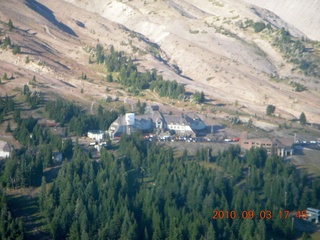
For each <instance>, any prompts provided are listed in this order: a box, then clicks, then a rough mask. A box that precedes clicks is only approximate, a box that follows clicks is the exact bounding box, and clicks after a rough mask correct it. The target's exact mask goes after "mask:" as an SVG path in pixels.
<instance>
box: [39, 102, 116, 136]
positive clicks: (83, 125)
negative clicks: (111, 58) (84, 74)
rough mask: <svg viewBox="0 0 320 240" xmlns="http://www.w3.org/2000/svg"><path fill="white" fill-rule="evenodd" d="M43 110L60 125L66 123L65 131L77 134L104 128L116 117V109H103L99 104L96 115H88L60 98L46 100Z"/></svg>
mask: <svg viewBox="0 0 320 240" xmlns="http://www.w3.org/2000/svg"><path fill="white" fill-rule="evenodd" d="M45 110H46V113H47V115H48V117H49V118H50V119H54V120H55V121H56V122H59V123H60V124H61V126H64V125H65V124H68V128H67V133H68V132H70V133H74V134H75V135H77V136H82V135H84V134H86V133H87V131H88V130H92V129H104V130H106V129H108V128H109V126H110V124H111V123H112V122H113V121H114V120H116V118H117V117H118V113H117V112H116V111H107V110H106V111H104V110H103V108H102V107H101V106H99V111H98V116H95V115H88V114H86V112H85V111H84V110H85V109H81V108H80V107H79V106H78V105H76V104H75V103H73V102H66V101H64V100H62V99H57V101H50V102H48V103H47V104H46V107H45Z"/></svg>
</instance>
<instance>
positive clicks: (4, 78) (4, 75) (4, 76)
mask: <svg viewBox="0 0 320 240" xmlns="http://www.w3.org/2000/svg"><path fill="white" fill-rule="evenodd" d="M2 79H3V80H8V75H7V73H6V72H5V73H4V74H3V77H2Z"/></svg>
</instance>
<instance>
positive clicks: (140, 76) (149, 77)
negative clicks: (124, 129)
mask: <svg viewBox="0 0 320 240" xmlns="http://www.w3.org/2000/svg"><path fill="white" fill-rule="evenodd" d="M96 62H97V63H104V64H105V66H106V69H107V70H108V72H109V73H112V72H117V73H119V74H118V77H117V81H118V82H119V83H120V84H122V85H123V86H125V87H128V90H129V91H130V92H132V93H134V94H138V93H139V91H141V90H144V89H150V90H154V91H156V92H157V93H158V94H159V95H160V96H161V97H169V98H173V99H179V98H180V99H183V97H184V93H185V89H184V86H183V85H182V84H179V83H177V82H176V81H175V80H173V81H169V80H163V77H162V76H161V75H158V74H157V71H156V70H152V71H149V70H147V71H146V72H139V71H138V68H137V65H136V64H135V63H134V61H133V60H132V59H131V58H127V57H126V56H125V55H124V53H123V52H118V51H115V50H114V47H113V46H111V47H110V51H109V54H105V52H104V49H103V47H102V46H101V45H99V44H98V45H97V46H96ZM107 81H113V80H112V77H111V75H110V74H109V75H107Z"/></svg>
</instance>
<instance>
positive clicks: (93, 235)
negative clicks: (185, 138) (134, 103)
mask: <svg viewBox="0 0 320 240" xmlns="http://www.w3.org/2000/svg"><path fill="white" fill-rule="evenodd" d="M1 100H2V106H3V107H2V109H7V110H6V113H7V114H9V113H11V114H13V118H14V120H15V122H17V127H16V128H15V129H13V136H14V137H15V139H17V140H18V141H19V142H20V143H21V144H22V148H21V149H19V150H16V151H15V152H14V154H13V155H12V156H11V157H10V158H9V159H7V160H5V162H4V164H3V165H1V168H0V176H1V178H0V180H1V185H2V186H3V187H5V188H7V189H17V188H28V187H37V188H38V192H39V193H38V197H37V201H35V202H37V203H38V204H39V207H38V208H37V209H38V210H37V211H38V212H39V215H41V216H42V218H43V219H44V220H43V221H42V222H43V224H45V228H43V229H47V231H48V232H47V233H48V234H50V235H51V237H52V238H53V239H66V238H68V239H89V236H90V239H175V240H176V239H210V240H212V239H219V238H223V239H251V238H253V239H270V238H271V237H274V238H281V239H284V238H285V239H292V237H293V236H294V232H293V231H292V228H291V219H290V218H288V219H284V218H282V219H281V218H280V216H279V214H278V212H279V210H280V209H282V210H283V209H286V210H291V211H293V210H302V209H306V207H309V206H312V207H315V208H320V203H319V202H320V201H319V200H320V181H319V179H310V178H308V176H307V175H306V174H305V173H304V172H298V170H297V169H296V168H295V167H294V166H293V165H291V164H290V163H285V162H284V161H283V160H282V159H281V158H279V157H276V156H271V157H268V156H267V154H266V151H265V150H263V149H255V150H250V151H247V152H246V153H245V154H244V155H241V152H240V148H239V147H238V146H232V147H231V148H230V149H229V150H227V151H224V152H219V153H218V156H216V157H212V156H211V151H212V149H210V148H209V149H206V148H202V149H199V150H198V151H197V153H196V155H195V156H188V153H187V151H184V152H183V155H182V157H180V158H177V157H174V151H173V149H172V148H170V147H168V148H167V147H163V146H160V145H158V144H157V143H156V142H149V141H148V142H145V141H144V140H143V138H142V135H141V134H139V133H134V134H133V135H131V136H128V135H125V136H123V137H122V138H121V140H120V142H119V145H118V147H117V149H116V150H113V151H110V150H106V149H102V151H101V157H100V159H98V160H97V159H95V160H94V159H91V158H90V154H89V153H88V152H87V151H85V150H84V149H82V148H81V147H80V146H79V145H78V143H77V142H72V141H71V139H70V138H67V139H64V140H63V141H62V139H61V138H60V137H59V136H56V135H54V134H52V132H51V130H50V129H49V128H48V127H42V126H40V125H38V124H37V121H36V120H35V119H33V118H32V117H29V118H21V117H20V111H19V110H18V109H16V108H15V106H14V103H13V102H12V101H11V102H10V98H9V97H7V98H2V99H1ZM12 103H13V107H8V106H9V105H12ZM2 111H4V110H2ZM45 114H46V115H48V116H49V117H50V118H52V119H55V120H56V121H57V122H59V123H60V124H61V125H63V126H65V127H66V128H67V131H66V132H67V134H82V132H83V131H86V129H94V127H100V126H101V127H107V126H108V124H110V122H111V121H113V120H112V119H114V117H116V113H115V112H114V113H113V112H108V111H104V109H103V108H102V107H101V106H100V107H99V108H98V116H88V115H87V114H85V111H82V109H80V107H78V106H77V105H76V104H75V103H71V102H66V101H64V100H62V99H58V100H56V101H48V102H47V104H46V108H45ZM113 114H114V115H113ZM54 151H59V152H62V153H63V156H64V159H65V160H64V161H63V163H62V165H61V168H60V170H59V172H58V174H57V176H54V177H53V178H50V180H49V179H46V178H45V177H44V176H45V173H44V169H45V168H46V167H51V166H52V165H53V162H52V152H54ZM208 160H209V161H210V162H211V163H210V164H212V165H213V166H216V168H215V169H216V170H213V169H211V168H209V169H206V168H205V167H203V166H201V165H200V164H199V163H198V162H199V161H208ZM46 176H47V175H46ZM47 182H50V184H48V183H47ZM10 207H11V208H15V205H14V202H12V203H11V205H10ZM214 209H215V210H224V211H231V210H235V211H236V212H237V214H238V215H239V214H241V211H243V210H247V211H249V210H251V211H253V212H254V213H255V214H256V216H258V215H259V212H260V211H261V210H270V211H272V214H273V216H272V218H271V219H269V220H266V219H260V218H259V216H258V218H253V219H247V220H244V219H238V218H236V219H234V220H231V219H230V218H229V219H227V218H223V219H217V220H213V219H212V211H213V210H214ZM7 216H9V215H8V214H7ZM5 218H7V219H9V217H5ZM5 221H7V222H8V221H16V222H15V223H16V224H7V225H1V227H2V226H3V230H2V232H3V233H6V232H9V230H10V233H12V232H13V233H14V234H16V235H15V236H18V235H19V234H20V235H22V234H23V228H22V227H21V223H20V224H19V221H17V220H5ZM11 229H14V230H11ZM2 232H1V233H0V234H2ZM270 232H272V235H271V234H269V233H270ZM22 237H23V235H22ZM15 238H16V237H11V238H10V239H15Z"/></svg>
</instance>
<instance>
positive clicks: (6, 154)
mask: <svg viewBox="0 0 320 240" xmlns="http://www.w3.org/2000/svg"><path fill="white" fill-rule="evenodd" d="M6 157H10V152H5V151H2V150H0V158H6Z"/></svg>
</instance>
